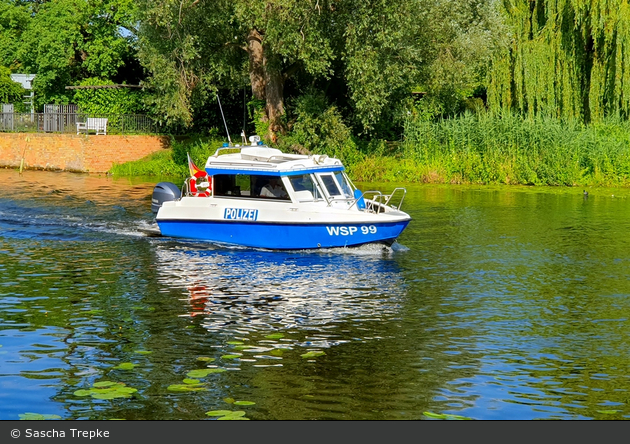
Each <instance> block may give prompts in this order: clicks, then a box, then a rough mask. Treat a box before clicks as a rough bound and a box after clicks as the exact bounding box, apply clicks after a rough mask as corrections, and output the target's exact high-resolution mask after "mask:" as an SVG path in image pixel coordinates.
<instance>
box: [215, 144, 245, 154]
mask: <svg viewBox="0 0 630 444" xmlns="http://www.w3.org/2000/svg"><path fill="white" fill-rule="evenodd" d="M243 148H247V147H242V146H223V147H221V148H218V149H217V150H216V151H215V152H214V154H213V155H212V157H219V153H220V152H221V151H229V150H234V151H237V152H240V151H241V149H243Z"/></svg>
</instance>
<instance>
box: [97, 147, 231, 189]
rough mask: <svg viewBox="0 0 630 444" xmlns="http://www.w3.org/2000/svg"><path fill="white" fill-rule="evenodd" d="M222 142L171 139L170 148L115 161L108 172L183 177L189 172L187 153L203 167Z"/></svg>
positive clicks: (120, 174)
mask: <svg viewBox="0 0 630 444" xmlns="http://www.w3.org/2000/svg"><path fill="white" fill-rule="evenodd" d="M222 144H223V140H219V139H215V138H200V137H190V138H187V139H185V140H176V139H172V140H171V149H168V150H163V151H158V152H155V153H153V154H150V155H149V156H147V157H145V158H143V159H140V160H135V161H132V162H126V163H122V164H116V163H115V164H114V165H113V166H112V168H111V169H110V171H109V172H110V173H111V174H112V175H114V176H160V177H161V176H171V177H175V178H181V179H183V178H185V177H187V176H188V175H189V174H190V173H189V170H188V156H187V153H190V157H191V158H192V159H193V162H195V164H196V165H197V166H198V167H199V168H203V167H204V166H205V164H206V160H207V159H208V156H210V155H211V154H214V152H215V151H216V150H217V148H219V147H220V146H222Z"/></svg>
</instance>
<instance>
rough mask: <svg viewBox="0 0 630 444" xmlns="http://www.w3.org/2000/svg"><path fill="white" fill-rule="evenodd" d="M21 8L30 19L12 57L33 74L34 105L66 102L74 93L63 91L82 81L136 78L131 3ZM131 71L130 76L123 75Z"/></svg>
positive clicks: (91, 0)
mask: <svg viewBox="0 0 630 444" xmlns="http://www.w3.org/2000/svg"><path fill="white" fill-rule="evenodd" d="M6 1H7V0H5V2H6ZM24 4H25V5H27V6H24V7H28V8H30V14H31V18H30V19H29V21H28V25H27V26H26V28H25V29H24V31H23V32H22V33H21V40H20V44H19V46H18V47H17V50H16V51H15V52H14V54H15V58H16V59H17V60H18V61H19V64H20V67H21V69H22V70H24V71H26V72H28V73H34V74H36V77H35V79H34V81H33V89H34V90H35V98H36V102H37V104H38V105H41V104H42V103H68V102H69V101H70V100H71V98H72V94H71V93H69V92H68V91H66V90H65V86H69V85H76V84H78V83H79V82H80V81H81V80H82V79H85V78H90V77H99V78H104V79H112V80H117V81H119V82H121V81H123V80H126V79H128V78H129V77H130V76H133V75H134V74H135V72H133V65H134V57H135V50H134V46H133V39H134V36H133V34H132V33H131V31H132V30H133V29H134V28H135V18H134V8H135V6H134V5H135V4H134V3H133V2H132V1H130V0H50V1H46V2H24ZM123 29H125V30H126V31H125V36H123V35H122V32H123V31H122V30H123ZM129 68H131V72H128V73H125V70H126V69H129ZM133 80H135V81H137V79H133Z"/></svg>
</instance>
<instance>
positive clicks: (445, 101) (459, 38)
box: [418, 0, 507, 117]
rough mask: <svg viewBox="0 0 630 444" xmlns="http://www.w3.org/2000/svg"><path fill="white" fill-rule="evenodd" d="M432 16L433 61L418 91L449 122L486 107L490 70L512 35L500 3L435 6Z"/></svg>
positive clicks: (440, 1) (461, 1)
mask: <svg viewBox="0 0 630 444" xmlns="http://www.w3.org/2000/svg"><path fill="white" fill-rule="evenodd" d="M426 14H427V15H428V16H429V17H431V20H428V23H429V26H430V28H429V29H428V30H427V31H426V32H427V34H429V35H430V36H431V38H430V39H425V41H429V42H430V45H429V51H430V55H429V56H428V57H427V59H428V63H427V65H426V68H425V73H424V76H423V83H422V84H421V85H418V90H419V91H422V92H424V93H426V96H425V98H424V99H423V102H425V103H424V105H425V107H426V109H427V110H430V111H431V112H432V113H433V114H434V115H438V116H442V117H448V116H453V115H456V114H459V113H461V112H462V111H465V110H470V109H474V108H478V107H479V106H483V105H484V99H485V95H486V94H485V93H486V87H487V75H488V67H489V65H490V63H491V60H492V56H493V54H494V53H495V52H496V51H497V49H498V48H500V47H501V45H502V44H504V43H505V40H506V39H505V36H506V35H507V29H506V27H505V24H504V20H503V16H502V15H501V11H500V9H499V4H498V1H497V0H434V1H432V2H431V3H430V5H428V9H427V10H426ZM471 99H472V100H471Z"/></svg>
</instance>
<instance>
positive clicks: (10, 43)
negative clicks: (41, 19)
mask: <svg viewBox="0 0 630 444" xmlns="http://www.w3.org/2000/svg"><path fill="white" fill-rule="evenodd" d="M30 12H31V11H30V8H29V7H28V5H23V4H22V3H21V2H19V1H14V0H0V42H1V44H0V65H3V66H7V67H9V68H10V69H19V68H20V62H19V60H18V58H17V52H18V47H19V45H20V40H21V38H22V34H23V32H24V30H25V29H26V28H27V26H28V23H29V21H30Z"/></svg>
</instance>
